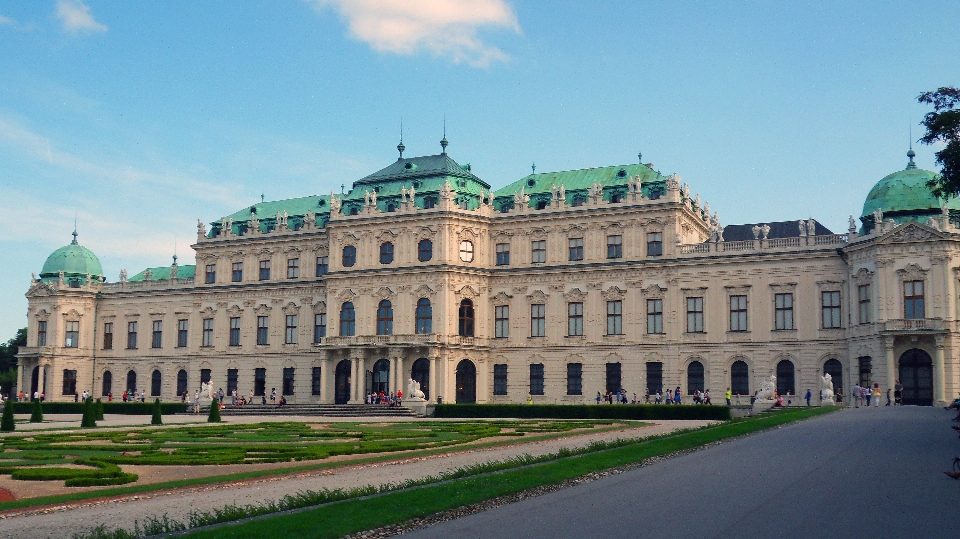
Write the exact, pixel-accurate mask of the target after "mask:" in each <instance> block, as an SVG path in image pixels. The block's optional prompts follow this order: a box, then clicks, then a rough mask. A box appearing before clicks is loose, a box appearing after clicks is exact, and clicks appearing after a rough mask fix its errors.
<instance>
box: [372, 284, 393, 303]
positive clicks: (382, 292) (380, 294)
mask: <svg viewBox="0 0 960 539" xmlns="http://www.w3.org/2000/svg"><path fill="white" fill-rule="evenodd" d="M396 295H397V293H396V292H394V291H393V290H392V289H390V287H388V286H381V287H380V288H379V289H377V291H376V292H374V293H373V297H375V298H377V299H381V300H383V299H387V298H392V297H395V296H396Z"/></svg>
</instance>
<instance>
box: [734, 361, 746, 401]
mask: <svg viewBox="0 0 960 539" xmlns="http://www.w3.org/2000/svg"><path fill="white" fill-rule="evenodd" d="M730 393H732V394H733V395H746V396H749V395H750V369H748V368H747V364H746V363H745V362H743V361H739V360H738V361H734V362H733V365H730Z"/></svg>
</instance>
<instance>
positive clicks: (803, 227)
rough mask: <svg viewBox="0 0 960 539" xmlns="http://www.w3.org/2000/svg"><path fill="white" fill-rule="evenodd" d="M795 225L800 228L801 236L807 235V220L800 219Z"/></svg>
mask: <svg viewBox="0 0 960 539" xmlns="http://www.w3.org/2000/svg"><path fill="white" fill-rule="evenodd" d="M797 226H798V227H799V228H800V235H801V236H806V235H807V222H806V221H804V220H803V219H800V220H799V221H797Z"/></svg>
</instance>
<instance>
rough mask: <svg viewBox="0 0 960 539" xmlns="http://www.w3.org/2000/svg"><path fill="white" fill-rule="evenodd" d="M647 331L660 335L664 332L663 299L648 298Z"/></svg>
mask: <svg viewBox="0 0 960 539" xmlns="http://www.w3.org/2000/svg"><path fill="white" fill-rule="evenodd" d="M647 333H648V334H651V335H659V334H661V333H663V300H662V299H648V300H647Z"/></svg>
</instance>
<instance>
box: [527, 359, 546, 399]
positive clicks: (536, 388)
mask: <svg viewBox="0 0 960 539" xmlns="http://www.w3.org/2000/svg"><path fill="white" fill-rule="evenodd" d="M530 394H531V395H543V363H531V364H530Z"/></svg>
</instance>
